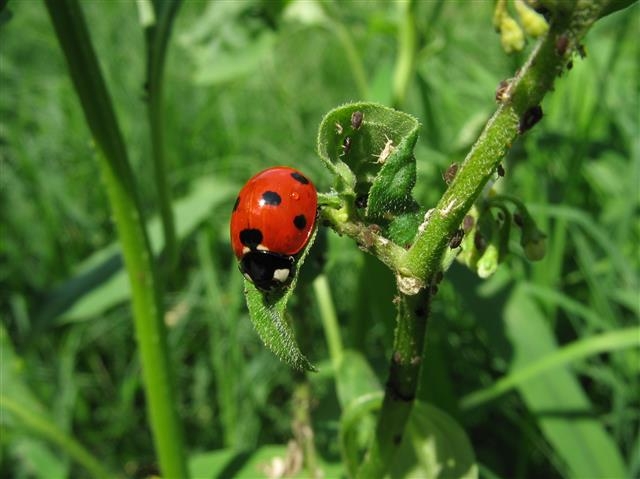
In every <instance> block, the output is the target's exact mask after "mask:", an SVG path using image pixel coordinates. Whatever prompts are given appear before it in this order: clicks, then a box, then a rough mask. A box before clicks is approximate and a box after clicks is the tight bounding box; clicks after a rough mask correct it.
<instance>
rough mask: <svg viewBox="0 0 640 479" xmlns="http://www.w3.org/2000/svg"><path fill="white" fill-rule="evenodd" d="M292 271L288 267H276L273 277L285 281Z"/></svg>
mask: <svg viewBox="0 0 640 479" xmlns="http://www.w3.org/2000/svg"><path fill="white" fill-rule="evenodd" d="M290 272H291V271H290V270H288V269H276V270H275V271H274V272H273V279H275V280H276V281H280V282H281V283H284V282H285V281H286V280H287V278H289V273H290Z"/></svg>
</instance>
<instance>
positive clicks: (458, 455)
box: [387, 401, 478, 479]
mask: <svg viewBox="0 0 640 479" xmlns="http://www.w3.org/2000/svg"><path fill="white" fill-rule="evenodd" d="M387 477H389V478H393V479H399V478H410V477H411V478H414V477H428V478H430V479H437V478H445V477H446V478H453V477H455V478H464V479H473V478H477V477H478V466H477V464H476V462H475V454H474V452H473V449H472V447H471V444H470V442H469V439H468V438H467V435H466V433H465V432H464V429H462V427H461V426H460V425H459V424H458V423H457V422H456V421H455V420H454V419H453V418H452V417H451V416H449V415H448V414H446V413H445V412H444V411H441V410H440V409H438V408H436V407H434V406H432V405H430V404H427V403H424V402H421V401H416V403H415V404H414V405H413V409H412V410H411V415H410V416H409V421H408V423H407V429H406V430H405V434H404V437H403V438H402V445H401V446H400V449H399V450H398V453H397V455H396V456H395V457H394V459H393V462H392V464H391V468H390V470H389V474H388V475H387Z"/></svg>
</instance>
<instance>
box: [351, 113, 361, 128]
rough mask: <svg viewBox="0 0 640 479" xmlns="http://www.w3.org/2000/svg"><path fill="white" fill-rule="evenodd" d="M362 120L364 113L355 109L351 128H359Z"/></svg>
mask: <svg viewBox="0 0 640 479" xmlns="http://www.w3.org/2000/svg"><path fill="white" fill-rule="evenodd" d="M362 120H364V113H362V112H361V111H354V112H353V113H352V114H351V128H353V129H354V130H359V129H360V127H361V126H362Z"/></svg>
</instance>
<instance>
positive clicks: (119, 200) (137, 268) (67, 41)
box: [45, 0, 187, 478]
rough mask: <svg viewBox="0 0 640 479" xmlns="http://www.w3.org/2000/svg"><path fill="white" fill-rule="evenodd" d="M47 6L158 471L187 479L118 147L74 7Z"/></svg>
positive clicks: (154, 292) (134, 207) (149, 280)
mask: <svg viewBox="0 0 640 479" xmlns="http://www.w3.org/2000/svg"><path fill="white" fill-rule="evenodd" d="M45 5H46V7H47V10H48V12H49V16H50V17H51V21H52V23H53V26H54V28H55V31H56V35H57V37H58V40H59V42H60V45H61V47H62V51H63V52H64V55H65V57H66V60H67V64H68V66H69V73H70V75H71V79H72V81H73V84H74V87H75V90H76V93H77V94H78V96H79V98H80V103H81V105H82V109H83V111H84V114H85V117H86V119H87V123H88V125H89V128H90V130H91V133H92V134H93V138H94V140H95V143H96V147H97V150H98V155H97V158H98V162H99V166H100V170H101V174H102V178H103V181H104V183H105V185H106V191H107V196H108V199H109V203H110V205H111V209H112V212H113V217H114V221H115V224H116V227H117V231H118V236H119V240H120V245H121V247H122V254H123V257H124V263H125V266H126V269H127V273H128V276H129V282H130V285H131V297H132V309H133V318H134V326H135V330H136V337H137V342H138V348H139V352H140V356H141V362H142V372H143V379H144V385H145V393H146V399H147V405H148V415H149V419H150V423H151V429H152V432H153V438H154V444H155V447H156V452H157V454H158V459H159V462H160V468H161V470H162V474H163V475H164V476H165V477H180V478H182V477H187V469H186V461H185V454H184V448H183V441H182V430H181V427H180V422H179V418H178V413H177V407H176V406H177V402H176V399H175V393H174V391H175V388H174V387H173V377H172V374H171V362H170V360H169V352H168V347H167V340H166V331H165V326H164V323H163V318H162V309H161V307H160V304H161V303H160V297H159V293H158V289H157V279H156V273H155V269H154V265H153V262H152V260H151V258H152V255H151V249H150V245H149V239H148V237H147V232H146V230H145V228H144V223H143V221H142V216H141V213H140V212H141V209H140V200H139V198H138V197H137V190H136V187H135V181H134V177H133V173H132V171H131V166H130V164H129V161H128V158H127V151H126V147H125V144H124V140H123V138H122V134H121V133H120V129H119V127H118V124H117V121H116V117H115V113H114V110H113V105H112V103H111V99H110V97H109V94H108V92H107V87H106V85H105V82H104V79H103V76H102V74H101V72H100V68H99V65H98V61H97V58H96V56H95V53H94V50H93V46H92V44H91V40H90V37H89V33H88V31H87V27H86V23H85V20H84V17H83V15H82V11H81V9H80V7H79V5H78V3H77V1H76V0H45Z"/></svg>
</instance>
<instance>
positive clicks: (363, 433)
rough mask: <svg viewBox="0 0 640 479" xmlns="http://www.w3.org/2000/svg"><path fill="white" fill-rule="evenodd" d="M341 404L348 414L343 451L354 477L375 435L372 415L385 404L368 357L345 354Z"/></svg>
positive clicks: (339, 383)
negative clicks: (363, 450) (363, 453)
mask: <svg viewBox="0 0 640 479" xmlns="http://www.w3.org/2000/svg"><path fill="white" fill-rule="evenodd" d="M336 389H337V392H338V400H339V401H340V405H341V407H342V409H343V411H344V414H343V415H342V417H341V421H340V451H341V453H342V457H343V458H344V463H345V464H346V466H347V469H348V470H349V472H350V475H351V476H355V472H356V470H357V468H358V464H359V462H360V459H361V458H360V454H359V451H360V449H361V448H364V447H366V445H367V444H368V443H369V440H370V438H371V436H372V435H373V433H374V431H375V421H374V420H373V416H372V414H371V413H372V411H373V410H374V409H379V408H380V405H381V404H382V387H381V386H380V382H379V381H378V378H377V376H376V375H375V373H374V372H373V369H371V366H370V365H369V363H368V362H367V360H366V359H365V357H364V356H363V355H362V354H360V353H359V352H357V351H345V352H344V355H343V357H342V361H341V363H340V365H339V367H338V369H337V371H336Z"/></svg>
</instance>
